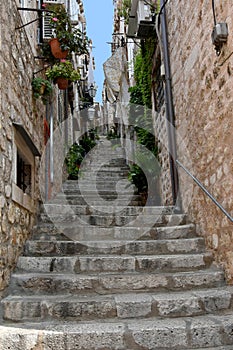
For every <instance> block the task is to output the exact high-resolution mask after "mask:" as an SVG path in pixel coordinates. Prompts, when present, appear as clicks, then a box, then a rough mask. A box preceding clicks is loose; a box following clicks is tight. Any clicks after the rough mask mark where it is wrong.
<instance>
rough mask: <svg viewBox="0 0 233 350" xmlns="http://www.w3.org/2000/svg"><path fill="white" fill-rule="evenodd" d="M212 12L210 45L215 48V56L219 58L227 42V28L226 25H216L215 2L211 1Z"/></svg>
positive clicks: (223, 23)
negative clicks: (212, 25)
mask: <svg viewBox="0 0 233 350" xmlns="http://www.w3.org/2000/svg"><path fill="white" fill-rule="evenodd" d="M212 10H213V17H214V28H213V31H212V35H211V37H212V43H213V45H214V46H215V50H216V54H217V55H218V56H219V55H220V53H221V49H222V46H223V44H224V43H226V42H227V37H228V27H227V23H225V22H221V23H217V19H216V13H215V0H212Z"/></svg>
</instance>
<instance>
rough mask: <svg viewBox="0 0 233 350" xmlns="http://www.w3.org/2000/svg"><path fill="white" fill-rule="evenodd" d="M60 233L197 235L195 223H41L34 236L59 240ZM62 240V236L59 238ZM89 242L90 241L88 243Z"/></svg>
mask: <svg viewBox="0 0 233 350" xmlns="http://www.w3.org/2000/svg"><path fill="white" fill-rule="evenodd" d="M58 233H63V237H64V236H65V237H66V240H67V239H69V238H68V236H69V237H70V239H71V240H74V241H77V240H78V241H96V240H98V241H100V240H114V242H113V244H115V240H120V241H124V240H133V241H134V240H139V239H140V240H146V239H150V240H151V239H156V240H157V239H161V240H166V239H172V240H175V239H182V238H184V239H185V238H194V237H196V233H195V226H194V225H193V224H186V225H181V226H172V225H169V226H165V225H164V226H163V227H161V226H158V227H149V226H148V227H147V226H144V227H143V228H142V227H140V226H137V227H136V226H135V227H125V226H118V227H117V226H115V227H98V226H82V227H81V226H80V227H77V226H72V225H70V226H65V225H64V224H63V226H62V225H59V226H58V225H57V226H55V225H54V224H53V223H44V224H42V223H40V224H39V226H35V228H34V233H33V238H34V239H35V240H55V241H56V240H57V239H58V238H57V237H58ZM59 240H60V238H59ZM88 244H89V243H88Z"/></svg>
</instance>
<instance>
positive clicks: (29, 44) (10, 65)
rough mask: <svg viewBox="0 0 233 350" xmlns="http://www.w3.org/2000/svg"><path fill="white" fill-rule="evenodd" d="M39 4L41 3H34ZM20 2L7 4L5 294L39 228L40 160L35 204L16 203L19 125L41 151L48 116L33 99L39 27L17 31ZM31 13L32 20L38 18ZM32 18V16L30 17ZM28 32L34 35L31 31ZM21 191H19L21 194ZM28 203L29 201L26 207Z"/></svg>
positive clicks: (2, 108) (1, 127)
mask: <svg viewBox="0 0 233 350" xmlns="http://www.w3.org/2000/svg"><path fill="white" fill-rule="evenodd" d="M31 3H32V6H36V2H31ZM17 5H19V3H18V1H15V0H9V1H4V2H2V3H1V11H0V12H1V13H0V16H1V17H0V21H1V23H0V25H1V44H0V55H1V66H0V74H1V95H0V97H1V101H0V118H1V119H0V222H1V224H0V250H1V251H0V291H1V290H3V289H4V288H5V287H6V285H7V283H8V281H9V277H10V272H11V270H12V268H13V267H14V266H15V263H16V261H17V257H18V255H19V254H20V252H21V250H22V248H23V245H24V242H25V240H26V239H27V237H28V235H29V233H30V229H31V227H32V225H33V221H34V216H35V210H36V203H37V199H38V197H39V190H38V178H37V177H36V174H37V171H38V167H39V160H36V162H35V170H34V172H35V188H34V191H33V195H32V196H33V198H31V199H32V201H30V199H29V198H28V197H27V196H26V195H23V198H24V200H25V199H27V200H29V202H27V201H26V202H27V203H28V205H26V207H24V206H22V205H21V204H19V203H17V202H16V201H15V200H13V199H12V194H13V192H14V191H15V189H16V187H17V186H15V184H14V182H15V180H14V179H15V174H14V171H15V170H14V169H15V162H16V155H15V154H14V149H15V140H14V138H15V136H14V128H13V123H20V124H22V125H23V127H24V129H25V130H26V132H27V133H28V135H29V136H30V138H31V140H32V141H33V143H34V144H35V146H36V147H37V149H38V150H39V151H40V152H41V151H42V146H43V118H44V113H45V107H44V105H43V104H42V103H41V102H40V101H35V100H34V98H33V96H32V89H31V81H32V77H33V72H35V71H37V70H38V68H39V67H41V66H40V63H39V62H37V61H36V60H35V59H34V55H35V52H36V50H37V43H36V40H35V38H36V36H37V24H36V23H35V24H31V25H30V26H29V27H30V28H29V27H25V28H23V29H18V30H16V29H15V28H16V27H18V26H21V25H22V23H25V18H23V17H22V15H21V14H20V13H19V11H18V10H17ZM35 15H36V14H35V13H34V12H33V13H32V14H31V16H32V17H31V19H33V18H34V17H35ZM27 20H28V15H27ZM27 30H28V32H27ZM16 192H17V191H16ZM26 202H25V203H26Z"/></svg>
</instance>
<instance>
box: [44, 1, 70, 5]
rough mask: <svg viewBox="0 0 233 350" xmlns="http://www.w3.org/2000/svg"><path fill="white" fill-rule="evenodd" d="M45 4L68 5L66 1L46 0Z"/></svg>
mask: <svg viewBox="0 0 233 350" xmlns="http://www.w3.org/2000/svg"><path fill="white" fill-rule="evenodd" d="M43 3H44V4H61V5H66V0H44V1H43Z"/></svg>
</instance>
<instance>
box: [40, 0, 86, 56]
mask: <svg viewBox="0 0 233 350" xmlns="http://www.w3.org/2000/svg"><path fill="white" fill-rule="evenodd" d="M46 9H48V10H49V11H50V12H48V13H47V16H48V17H49V23H50V26H51V28H52V36H53V38H52V39H51V40H50V42H49V45H50V48H51V52H52V54H53V56H54V57H56V58H60V59H63V58H66V57H67V55H68V53H69V52H72V51H73V52H76V53H77V54H83V53H87V52H88V51H87V44H88V40H87V37H86V36H84V35H83V33H82V32H81V31H80V30H79V29H77V28H72V25H71V21H70V18H69V15H68V14H67V12H66V10H65V8H64V7H63V6H59V5H54V4H52V5H50V6H46Z"/></svg>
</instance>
